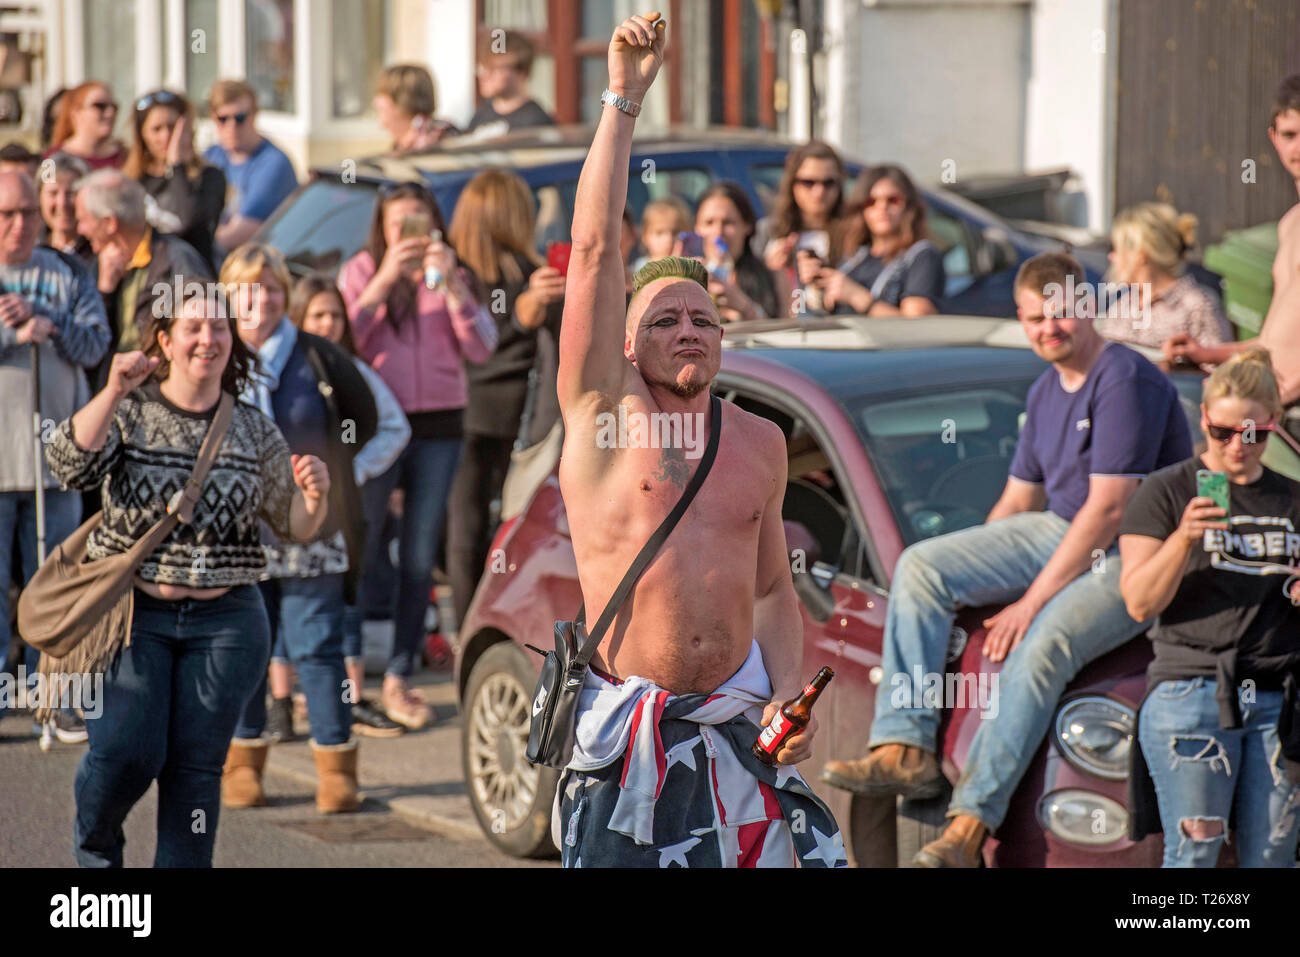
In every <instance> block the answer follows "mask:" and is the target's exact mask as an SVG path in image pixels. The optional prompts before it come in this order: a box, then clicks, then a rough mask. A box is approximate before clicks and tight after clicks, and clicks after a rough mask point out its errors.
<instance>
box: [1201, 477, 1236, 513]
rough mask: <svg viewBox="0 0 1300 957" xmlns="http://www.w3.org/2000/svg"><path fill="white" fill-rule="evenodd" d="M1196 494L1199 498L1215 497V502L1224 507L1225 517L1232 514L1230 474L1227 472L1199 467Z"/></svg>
mask: <svg viewBox="0 0 1300 957" xmlns="http://www.w3.org/2000/svg"><path fill="white" fill-rule="evenodd" d="M1196 494H1197V497H1199V498H1212V499H1214V504H1215V505H1217V506H1219V508H1221V509H1223V514H1224V516H1225V517H1226V516H1227V515H1229V514H1230V513H1229V510H1228V474H1227V473H1226V472H1211V471H1210V470H1209V469H1197V470H1196Z"/></svg>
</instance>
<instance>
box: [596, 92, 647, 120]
mask: <svg viewBox="0 0 1300 957" xmlns="http://www.w3.org/2000/svg"><path fill="white" fill-rule="evenodd" d="M600 102H601V103H605V104H607V105H609V106H612V107H615V108H616V109H619V110H622V111H623V112H624V113H626V114H627V115H628V116H639V115H640V114H641V104H640V103H633V102H632V101H631V100H629V99H628V98H627V97H625V96H619V95H618V94H617V93H615V92H614V91H613V90H610V89H606V90H605V92H604V93H602V94H600Z"/></svg>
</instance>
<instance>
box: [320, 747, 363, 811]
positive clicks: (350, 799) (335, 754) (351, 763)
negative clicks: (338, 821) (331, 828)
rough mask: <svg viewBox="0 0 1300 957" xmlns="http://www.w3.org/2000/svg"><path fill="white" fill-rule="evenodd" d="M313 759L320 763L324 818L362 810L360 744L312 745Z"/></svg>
mask: <svg viewBox="0 0 1300 957" xmlns="http://www.w3.org/2000/svg"><path fill="white" fill-rule="evenodd" d="M311 753H312V757H313V758H315V759H316V776H317V777H318V778H320V783H319V784H318V785H317V786H316V811H317V812H318V813H320V814H338V813H340V812H343V811H355V810H357V809H358V808H360V807H361V798H360V797H359V796H358V795H357V742H356V739H355V738H354V739H353V740H351V741H349V742H347V743H346V744H331V745H324V744H317V743H316V742H315V741H312V743H311Z"/></svg>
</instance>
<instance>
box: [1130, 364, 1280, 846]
mask: <svg viewBox="0 0 1300 957" xmlns="http://www.w3.org/2000/svg"><path fill="white" fill-rule="evenodd" d="M1280 412H1281V403H1280V401H1279V399H1278V389H1277V381H1276V379H1275V378H1274V375H1273V369H1272V365H1271V363H1270V360H1269V355H1268V352H1267V351H1265V350H1263V349H1252V350H1250V351H1248V352H1244V353H1241V354H1240V355H1237V356H1235V357H1233V358H1232V359H1231V360H1229V361H1228V362H1225V363H1224V364H1223V365H1221V366H1219V367H1218V369H1216V370H1215V371H1214V374H1213V375H1211V376H1210V377H1209V378H1208V379H1207V380H1206V382H1205V388H1204V401H1203V402H1202V404H1201V428H1202V430H1203V431H1204V432H1205V433H1206V434H1207V436H1208V437H1209V443H1208V446H1207V448H1206V450H1205V452H1204V453H1203V454H1202V455H1200V456H1198V457H1194V458H1191V459H1188V460H1187V461H1186V462H1182V463H1179V464H1178V465H1172V466H1169V467H1168V468H1165V469H1161V470H1160V471H1158V472H1155V473H1153V474H1151V475H1150V476H1148V477H1147V478H1146V480H1145V481H1144V482H1143V483H1142V484H1141V485H1140V486H1139V487H1138V490H1137V491H1136V492H1135V493H1134V495H1133V497H1132V499H1131V500H1130V501H1129V505H1128V508H1127V510H1126V512H1125V515H1124V523H1123V527H1122V528H1121V532H1120V539H1119V548H1120V557H1121V560H1122V561H1123V563H1124V571H1123V575H1122V577H1121V580H1120V589H1121V592H1122V593H1123V596H1124V602H1125V605H1126V606H1127V608H1128V612H1129V614H1130V615H1132V616H1133V618H1134V619H1136V620H1138V621H1143V620H1146V619H1148V618H1150V617H1152V616H1159V618H1158V621H1157V623H1156V625H1155V627H1154V628H1152V630H1151V639H1152V642H1153V645H1154V650H1155V659H1154V660H1153V661H1152V662H1151V665H1150V667H1149V669H1148V671H1147V694H1146V699H1145V701H1144V702H1143V704H1142V707H1141V709H1140V712H1139V716H1138V727H1137V729H1136V732H1135V734H1134V739H1135V741H1136V742H1137V743H1139V744H1140V747H1134V748H1133V749H1132V751H1131V761H1132V768H1131V771H1130V775H1129V787H1130V795H1129V810H1130V813H1131V814H1132V817H1131V818H1130V825H1129V836H1130V837H1132V838H1133V839H1135V840H1136V839H1139V838H1141V837H1143V836H1145V835H1146V834H1149V833H1156V832H1157V831H1158V830H1161V829H1163V831H1164V835H1165V851H1164V866H1165V867H1214V866H1215V865H1216V864H1217V862H1218V859H1219V851H1220V849H1221V848H1222V846H1223V843H1224V841H1225V840H1226V839H1227V826H1228V821H1229V819H1230V818H1231V819H1233V820H1235V835H1234V843H1235V845H1236V849H1237V859H1238V861H1239V863H1240V865H1241V866H1242V867H1292V866H1294V863H1295V852H1296V836H1297V832H1298V831H1300V814H1297V813H1296V803H1297V801H1298V800H1300V795H1298V794H1297V786H1298V785H1300V702H1298V701H1297V679H1298V678H1300V612H1298V611H1297V609H1296V607H1295V605H1296V603H1298V602H1300V582H1298V581H1297V574H1300V569H1297V567H1296V566H1300V483H1296V482H1293V481H1292V480H1290V479H1288V478H1286V477H1284V476H1282V475H1279V474H1278V473H1276V472H1274V471H1272V470H1270V469H1268V468H1265V467H1264V466H1263V465H1262V464H1261V462H1260V459H1261V458H1262V457H1263V454H1264V448H1265V444H1266V442H1267V440H1268V435H1269V433H1270V432H1271V431H1272V430H1273V428H1274V422H1275V420H1276V418H1277V416H1278V414H1279V413H1280ZM1207 473H1208V474H1207ZM1220 476H1222V477H1226V480H1227V481H1226V485H1227V489H1228V495H1227V501H1228V503H1229V507H1228V509H1226V510H1225V509H1223V508H1221V507H1219V506H1218V505H1216V504H1215V502H1214V499H1213V498H1212V497H1209V496H1207V495H1206V494H1204V493H1206V492H1214V491H1217V490H1216V486H1219V488H1220V489H1221V485H1220V483H1221V482H1222V479H1221V478H1220ZM1216 480H1217V481H1216ZM1152 786H1154V787H1152Z"/></svg>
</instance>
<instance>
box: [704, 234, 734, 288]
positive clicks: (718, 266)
mask: <svg viewBox="0 0 1300 957" xmlns="http://www.w3.org/2000/svg"><path fill="white" fill-rule="evenodd" d="M704 268H705V269H707V270H708V271H709V275H711V276H712V277H713V278H714V279H716V280H717V281H718V282H724V283H725V282H731V276H732V274H733V273H734V272H735V271H736V265H735V263H734V262H733V261H732V259H731V249H730V247H728V246H727V241H726V240H725V239H723V238H722V237H721V236H716V237H714V240H713V249H712V250H711V253H710V255H709V260H708V262H706V263H705V264H704Z"/></svg>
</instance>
